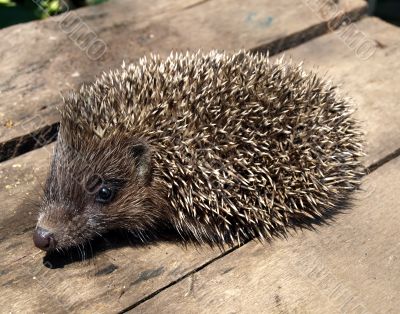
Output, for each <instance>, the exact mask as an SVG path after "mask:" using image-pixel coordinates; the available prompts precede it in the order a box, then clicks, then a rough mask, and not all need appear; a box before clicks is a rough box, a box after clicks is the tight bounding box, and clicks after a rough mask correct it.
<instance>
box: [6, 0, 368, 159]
mask: <svg viewBox="0 0 400 314" xmlns="http://www.w3.org/2000/svg"><path fill="white" fill-rule="evenodd" d="M320 2H321V1H318V0H307V1H304V2H302V1H300V2H298V1H293V0H282V1H279V3H278V2H276V1H274V0H267V1H265V0H251V1H246V2H243V1H241V0H218V1H217V0H208V1H202V0H190V1H187V0H175V1H163V0H157V1H152V2H151V3H150V2H148V1H140V0H133V1H132V0H114V1H113V2H112V3H105V4H102V5H98V6H94V7H88V8H84V9H80V10H77V11H71V12H68V13H66V14H63V15H61V16H58V17H52V18H49V19H46V20H44V21H40V22H32V23H27V24H22V25H16V26H13V27H9V28H6V29H3V30H0V37H1V38H2V45H1V46H0V69H1V71H0V95H1V97H0V161H2V160H6V159H8V158H12V157H15V156H17V155H19V154H22V153H24V152H27V151H29V150H31V149H33V148H37V147H41V146H43V145H44V144H46V143H49V142H51V141H52V140H54V137H55V134H56V131H57V128H56V126H55V125H56V123H57V120H58V115H57V111H56V105H59V104H60V101H61V96H60V93H64V92H65V91H67V90H70V89H73V88H75V87H77V86H78V85H80V84H81V83H82V82H85V81H90V80H93V78H94V76H95V75H98V74H100V73H101V72H102V71H105V70H108V69H110V68H113V67H117V66H119V65H120V64H121V63H122V60H125V61H127V62H134V61H136V60H137V59H138V58H139V57H141V56H142V55H144V54H148V53H149V52H156V53H159V54H162V55H165V54H168V53H169V52H170V51H171V50H198V49H204V50H209V49H225V50H237V49H240V48H244V49H251V48H255V47H257V49H258V50H263V51H265V50H267V49H269V50H271V51H273V52H278V51H282V50H283V49H286V48H289V47H292V46H294V45H296V44H299V43H301V42H304V41H305V40H307V39H310V38H313V37H315V36H318V35H320V34H322V33H325V32H326V31H328V27H327V25H328V23H330V24H332V25H335V27H337V26H339V25H340V23H332V21H337V20H340V21H341V20H342V18H343V16H344V15H345V16H349V17H350V18H349V19H350V20H351V19H353V20H355V19H358V18H359V17H360V16H362V15H363V14H365V12H366V2H365V1H363V0H341V1H336V2H337V4H336V3H335V2H333V1H332V3H331V4H330V6H329V8H328V9H327V8H326V6H324V10H323V11H321V10H322V9H321V10H316V9H315V8H319V6H321V4H319V5H318V3H320ZM307 3H308V5H307ZM310 3H311V4H312V3H314V5H313V6H311V7H312V8H313V9H311V8H310ZM329 3H330V2H329ZM320 11H321V12H320ZM74 27H75V28H76V31H73V30H74ZM79 35H81V37H79ZM90 38H92V39H93V40H94V41H96V40H98V41H99V42H100V41H101V42H104V44H105V45H106V50H105V52H104V54H101V53H100V52H102V50H99V54H98V55H97V54H95V53H94V51H96V49H92V48H93V47H95V48H96V47H100V46H98V45H94V46H93V47H92V46H91V45H89V44H87V45H85V44H84V43H85V40H89V39H90ZM96 42H97V41H96ZM76 43H78V44H76ZM79 46H80V47H82V48H83V49H80V48H79ZM97 56H100V57H99V58H96V57H97ZM32 135H33V136H34V138H33V137H32Z"/></svg>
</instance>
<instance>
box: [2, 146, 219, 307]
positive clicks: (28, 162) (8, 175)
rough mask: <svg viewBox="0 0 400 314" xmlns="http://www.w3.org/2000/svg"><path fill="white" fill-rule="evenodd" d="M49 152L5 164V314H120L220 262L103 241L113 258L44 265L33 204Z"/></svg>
mask: <svg viewBox="0 0 400 314" xmlns="http://www.w3.org/2000/svg"><path fill="white" fill-rule="evenodd" d="M51 152H52V147H51V146H45V147H43V148H41V149H38V150H35V151H33V152H31V153H29V154H25V155H22V156H20V157H17V158H14V159H12V160H9V161H6V162H4V163H1V164H0V186H1V189H0V199H1V200H2V206H1V215H0V226H1V227H0V251H1V252H2V254H1V255H0V304H1V305H2V306H1V309H0V312H7V313H27V312H29V313H67V312H71V311H72V312H79V313H82V312H83V313H110V312H115V311H118V310H122V309H123V308H126V307H128V306H129V305H131V304H132V303H135V302H137V301H139V300H141V299H142V298H144V297H145V296H147V295H148V294H150V293H152V292H154V291H155V290H157V289H158V288H161V287H163V286H165V285H168V284H170V283H171V282H173V281H174V280H177V279H179V278H180V277H182V276H184V275H185V274H187V273H188V272H190V271H192V270H193V269H196V268H197V267H199V266H201V265H203V264H204V263H205V262H207V261H209V260H212V259H213V258H215V257H217V256H219V255H220V251H219V250H211V249H209V248H207V247H203V248H194V247H190V246H189V247H188V248H187V249H184V248H182V247H181V246H180V245H179V243H176V242H157V243H154V244H153V245H146V246H141V245H138V244H137V243H136V244H135V243H133V244H131V245H129V244H125V245H117V246H121V247H117V246H113V245H106V244H107V243H106V241H105V240H104V241H103V240H99V242H104V243H105V245H106V248H107V250H106V251H103V250H98V254H97V255H96V257H95V258H94V259H93V260H91V261H90V262H83V263H80V262H73V261H75V260H78V261H79V258H78V259H76V258H75V259H73V258H72V256H71V257H70V256H69V255H67V257H66V258H64V259H65V260H64V259H63V260H61V261H58V260H57V259H55V260H54V261H53V259H45V260H44V259H43V257H44V254H43V253H42V252H40V251H38V250H37V249H36V248H34V247H33V242H32V230H33V227H34V225H35V222H36V217H37V207H35V206H30V204H31V203H30V202H29V201H27V199H28V200H31V201H34V200H37V198H38V193H39V192H40V189H41V184H42V183H43V179H44V176H45V174H46V170H47V167H48V164H49V157H50V155H51ZM24 198H25V199H24ZM120 240H121V241H119V239H115V241H114V242H116V243H118V244H121V243H124V242H126V241H125V239H120ZM99 247H102V246H99ZM89 252H90V251H89ZM70 259H71V261H70ZM58 264H60V265H58ZM64 264H66V265H64ZM50 266H51V267H56V269H50V268H48V267H50Z"/></svg>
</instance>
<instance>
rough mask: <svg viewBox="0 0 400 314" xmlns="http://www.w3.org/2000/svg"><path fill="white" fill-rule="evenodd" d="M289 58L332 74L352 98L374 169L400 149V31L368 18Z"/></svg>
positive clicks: (289, 53)
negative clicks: (374, 165)
mask: <svg viewBox="0 0 400 314" xmlns="http://www.w3.org/2000/svg"><path fill="white" fill-rule="evenodd" d="M367 47H369V48H370V50H369V52H368V51H367V50H366V49H365V48H367ZM284 54H285V56H286V57H288V58H292V59H293V60H294V62H300V61H302V60H304V63H305V66H306V67H307V68H311V69H314V70H316V71H317V72H318V73H320V74H321V75H322V74H324V73H326V75H327V76H328V77H330V78H331V79H332V80H333V82H334V83H337V84H340V86H339V87H340V91H341V93H342V94H343V95H344V96H348V97H350V99H351V101H352V102H353V103H354V104H355V106H356V109H357V111H356V117H357V118H358V119H359V120H360V121H361V122H362V124H363V128H364V130H365V131H366V133H367V134H366V140H367V147H366V149H367V154H368V156H367V160H366V163H367V164H368V165H373V164H376V163H379V161H380V160H381V159H382V158H384V157H385V156H387V155H389V154H390V153H392V152H394V151H396V150H397V149H398V148H400V128H399V121H400V110H398V108H399V106H400V89H399V88H398V86H399V80H400V74H399V73H400V29H399V27H396V26H393V25H391V24H388V23H386V22H383V21H381V20H379V19H377V18H365V19H363V20H362V21H360V22H358V23H355V24H352V25H351V26H350V27H347V28H343V29H340V30H338V31H337V32H334V33H331V34H329V35H326V36H321V37H319V38H317V39H314V40H311V41H309V42H308V43H307V44H305V45H301V46H298V47H296V48H294V49H290V50H288V51H286V52H285V53H284ZM278 57H280V56H278Z"/></svg>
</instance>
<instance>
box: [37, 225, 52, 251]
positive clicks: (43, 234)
mask: <svg viewBox="0 0 400 314" xmlns="http://www.w3.org/2000/svg"><path fill="white" fill-rule="evenodd" d="M33 243H35V246H36V247H37V248H39V249H41V250H44V251H48V250H51V249H54V248H55V246H56V240H55V239H54V236H53V234H51V233H50V232H49V231H48V230H46V229H43V228H40V227H37V228H36V229H35V231H34V233H33Z"/></svg>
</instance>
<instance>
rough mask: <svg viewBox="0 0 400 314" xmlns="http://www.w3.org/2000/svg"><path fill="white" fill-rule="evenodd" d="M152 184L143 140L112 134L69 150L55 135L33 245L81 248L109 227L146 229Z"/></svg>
mask: <svg viewBox="0 0 400 314" xmlns="http://www.w3.org/2000/svg"><path fill="white" fill-rule="evenodd" d="M111 144H112V145H111ZM110 147H112V150H111V149H110ZM151 185H152V166H151V150H150V147H149V145H147V144H146V143H144V142H143V141H139V140H132V139H127V138H125V137H122V136H119V135H115V136H112V137H109V138H107V139H101V140H100V139H99V140H96V141H94V140H93V138H92V139H91V140H90V141H87V142H86V141H82V142H81V143H80V145H75V146H74V147H71V146H70V145H69V144H68V143H67V142H66V141H65V140H64V139H63V138H62V136H59V139H58V142H57V145H56V148H55V152H54V156H53V160H52V163H51V168H50V173H49V176H48V179H47V181H46V185H45V191H44V197H43V202H42V206H41V210H40V215H39V219H38V223H37V227H36V230H35V233H34V243H35V245H36V246H37V247H39V248H40V249H43V250H52V249H59V248H66V247H71V246H77V245H80V244H82V243H83V242H85V241H87V240H90V239H92V238H93V237H94V236H95V235H96V234H99V233H102V232H104V231H106V230H109V229H115V228H124V229H129V230H131V231H132V232H138V233H140V232H142V231H143V230H146V229H147V228H148V226H147V225H145V224H144V222H146V223H147V224H148V223H151V222H152V221H155V220H156V217H155V216H157V215H155V213H154V210H153V207H154V206H153V205H152V204H153V202H152V199H153V198H152V197H151V193H150V187H151ZM143 217H148V219H143Z"/></svg>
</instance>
